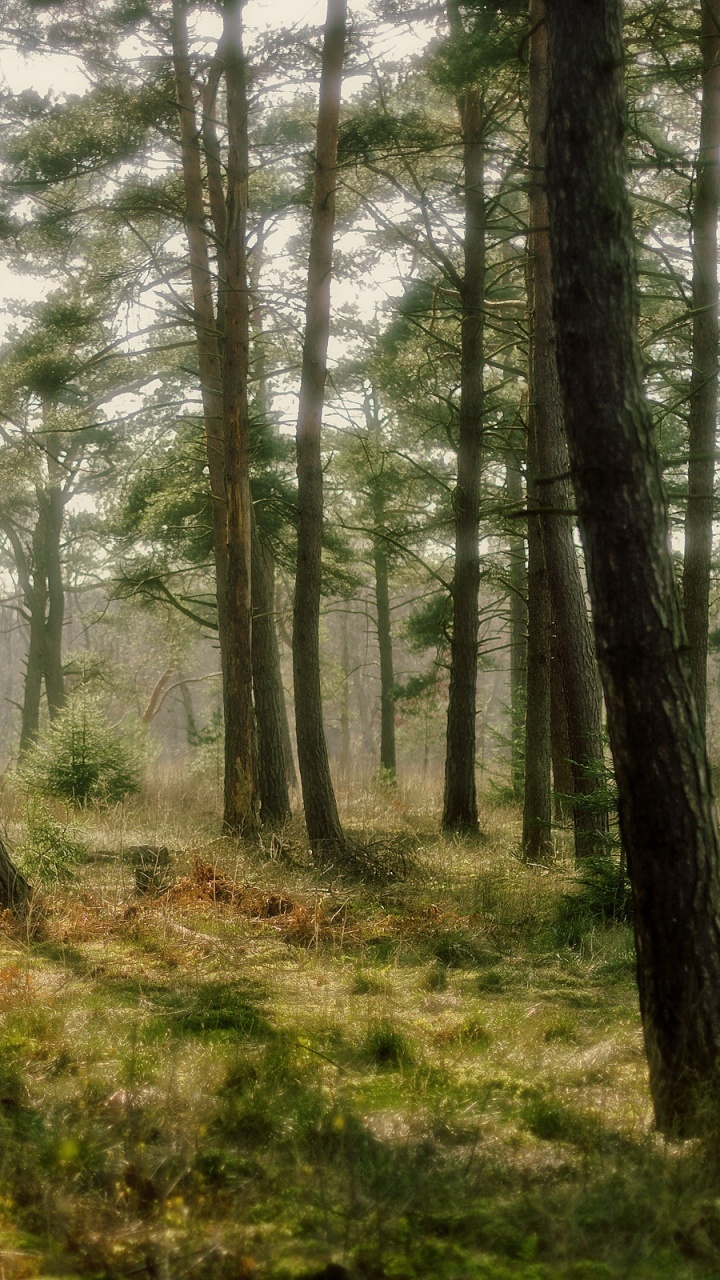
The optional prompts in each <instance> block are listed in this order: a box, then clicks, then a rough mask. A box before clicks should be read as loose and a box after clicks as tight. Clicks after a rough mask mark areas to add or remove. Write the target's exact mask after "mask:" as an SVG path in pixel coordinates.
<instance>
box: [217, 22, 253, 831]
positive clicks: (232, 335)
mask: <svg viewBox="0 0 720 1280" xmlns="http://www.w3.org/2000/svg"><path fill="white" fill-rule="evenodd" d="M241 2H242V0H229V2H228V3H227V4H226V5H225V9H224V27H223V37H224V39H223V48H224V55H225V84H226V88H227V114H228V159H227V203H226V238H225V280H224V284H223V286H222V294H223V302H224V329H223V360H222V382H223V409H224V432H225V498H226V512H227V578H226V581H227V611H226V627H227V654H226V658H225V666H226V680H225V805H224V812H223V827H224V828H225V830H226V831H228V832H230V833H232V834H235V835H241V834H247V833H249V832H252V831H253V829H254V827H255V822H256V814H255V777H254V763H253V727H254V718H253V696H252V695H253V681H252V672H253V662H252V586H251V582H252V577H251V566H252V548H251V520H252V516H251V511H252V501H251V497H250V423H249V414H248V373H249V360H250V356H249V352H250V304H249V292H248V279H247V249H246V223H247V182H248V139H247V98H246V87H245V57H244V53H243V48H242V19H241V12H242V9H241Z"/></svg>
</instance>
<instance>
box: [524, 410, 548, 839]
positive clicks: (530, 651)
mask: <svg viewBox="0 0 720 1280" xmlns="http://www.w3.org/2000/svg"><path fill="white" fill-rule="evenodd" d="M534 420H535V411H534V406H533V404H532V402H531V403H530V404H529V405H528V483H527V494H528V508H529V511H530V514H529V516H528V538H527V543H528V591H527V690H526V694H525V698H526V704H525V798H524V804H523V829H522V855H523V858H525V859H526V860H527V861H528V862H548V861H549V860H550V859H551V858H552V857H553V856H554V853H555V850H554V845H553V835H552V788H551V785H550V764H551V746H550V662H551V654H550V625H551V614H550V593H549V590H548V582H547V574H546V571H545V560H544V557H543V549H542V534H541V531H540V517H539V516H538V514H537V484H536V479H535V476H536V466H537V462H536V429H535V425H534Z"/></svg>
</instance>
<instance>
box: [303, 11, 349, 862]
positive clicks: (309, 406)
mask: <svg viewBox="0 0 720 1280" xmlns="http://www.w3.org/2000/svg"><path fill="white" fill-rule="evenodd" d="M346 21H347V0H328V9H327V21H326V25H325V39H324V42H323V53H322V67H321V73H320V105H319V110H318V124H317V139H316V147H315V175H314V192H313V209H312V226H311V233H310V257H309V262H308V284H307V301H306V313H305V339H304V342H303V362H302V378H301V383H300V402H299V406H298V421H297V476H298V544H297V576H296V580H295V600H294V609H293V674H294V683H295V724H296V732H297V746H298V762H299V765H300V780H301V783H302V793H303V806H304V809H305V821H306V824H307V831H308V837H309V840H310V845H311V847H312V848H313V850H315V851H317V852H318V853H323V854H324V855H326V856H332V855H333V854H335V853H338V852H342V850H343V849H344V845H345V838H344V836H343V832H342V827H341V826H340V819H339V817H338V811H337V804H336V801H335V793H334V791H333V785H332V779H331V777H330V763H329V760H328V752H327V742H326V740H325V728H324V725H323V718H322V695H321V691H320V592H321V559H322V527H323V473H322V458H321V453H320V433H321V428H322V413H323V403H324V398H325V379H326V376H327V346H328V337H329V332H330V278H331V272H332V249H333V231H334V226H335V187H336V181H337V175H336V164H337V137H338V125H339V119H340V96H341V90H342V70H343V60H344V53H345V26H346Z"/></svg>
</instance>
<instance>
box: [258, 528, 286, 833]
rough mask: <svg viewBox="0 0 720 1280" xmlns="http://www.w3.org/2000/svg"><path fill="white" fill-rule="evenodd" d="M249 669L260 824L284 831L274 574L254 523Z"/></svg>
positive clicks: (282, 711)
mask: <svg viewBox="0 0 720 1280" xmlns="http://www.w3.org/2000/svg"><path fill="white" fill-rule="evenodd" d="M252 598H253V640H252V669H253V687H254V689H255V714H256V723H257V746H258V793H259V798H260V821H261V822H263V823H267V824H268V825H270V826H282V825H283V823H285V822H287V821H288V819H289V818H290V816H291V812H290V796H289V793H288V765H287V761H286V759H285V740H284V735H283V718H285V719H287V717H286V714H285V706H284V703H285V694H284V691H283V687H282V680H281V678H280V654H279V651H278V642H277V632H276V630H275V574H274V566H273V563H272V557H271V555H270V552H269V551H268V550H267V548H266V547H264V546H263V545H262V542H261V539H260V535H259V533H258V529H257V525H256V523H255V520H254V519H253V533H252Z"/></svg>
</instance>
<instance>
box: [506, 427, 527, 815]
mask: <svg viewBox="0 0 720 1280" xmlns="http://www.w3.org/2000/svg"><path fill="white" fill-rule="evenodd" d="M520 435H521V433H520V432H519V431H515V432H513V436H514V437H515V440H516V452H515V453H514V454H513V456H512V457H510V458H508V461H507V464H506V470H505V487H506V492H507V497H508V502H509V503H510V505H511V507H512V511H513V519H514V522H515V524H517V523H518V520H517V514H518V513H519V512H520V511H522V509H523V503H524V496H523V483H522V472H521V470H520V460H521V458H522V456H523V452H524V450H523V449H522V447H521V445H520ZM509 578H510V786H511V788H512V793H513V797H514V798H515V800H521V799H522V797H523V788H524V780H525V711H526V703H525V695H526V689H527V559H526V555H525V537H524V535H523V534H522V533H516V534H514V535H513V537H512V539H511V542H510V574H509Z"/></svg>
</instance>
